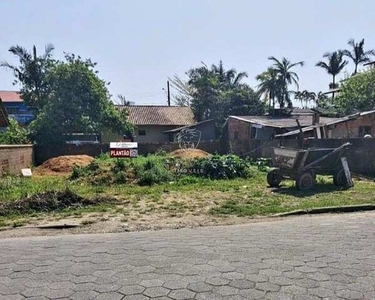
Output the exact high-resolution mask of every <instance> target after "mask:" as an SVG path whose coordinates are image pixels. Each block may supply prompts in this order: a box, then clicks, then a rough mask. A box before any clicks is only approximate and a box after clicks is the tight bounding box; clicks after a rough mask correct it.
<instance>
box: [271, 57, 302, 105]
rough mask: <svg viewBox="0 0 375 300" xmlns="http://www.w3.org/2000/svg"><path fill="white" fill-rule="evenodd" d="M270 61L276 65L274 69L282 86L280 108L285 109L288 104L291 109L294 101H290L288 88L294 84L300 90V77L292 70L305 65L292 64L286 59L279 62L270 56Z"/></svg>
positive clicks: (299, 63)
mask: <svg viewBox="0 0 375 300" xmlns="http://www.w3.org/2000/svg"><path fill="white" fill-rule="evenodd" d="M268 59H269V60H271V61H273V63H274V64H273V66H272V68H273V69H274V70H275V72H276V74H277V77H278V80H279V82H280V85H281V94H280V99H279V104H280V108H283V107H284V105H285V104H286V103H287V104H288V106H289V107H291V106H292V101H291V100H290V92H289V90H288V86H289V85H292V84H294V85H296V86H297V88H299V85H298V81H299V77H298V75H297V73H295V72H294V71H292V69H293V68H294V67H297V66H301V67H303V66H304V65H305V63H304V62H303V61H299V62H296V63H292V62H291V61H290V60H288V59H287V58H285V57H283V58H282V59H281V60H278V59H277V58H275V57H274V56H270V57H269V58H268Z"/></svg>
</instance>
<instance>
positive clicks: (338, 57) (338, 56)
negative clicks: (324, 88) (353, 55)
mask: <svg viewBox="0 0 375 300" xmlns="http://www.w3.org/2000/svg"><path fill="white" fill-rule="evenodd" d="M323 57H325V58H327V62H324V61H319V62H318V63H317V64H316V66H317V67H320V68H323V69H325V70H326V71H327V73H328V74H330V75H332V85H330V87H331V88H336V87H337V85H336V76H337V75H338V74H340V73H341V71H342V70H343V69H344V68H345V66H346V65H347V64H348V61H347V60H344V54H343V52H342V51H335V52H332V53H325V54H324V55H323Z"/></svg>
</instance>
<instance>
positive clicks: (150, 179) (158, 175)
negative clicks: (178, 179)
mask: <svg viewBox="0 0 375 300" xmlns="http://www.w3.org/2000/svg"><path fill="white" fill-rule="evenodd" d="M173 179H174V178H173V175H172V173H171V172H169V171H168V170H166V169H165V168H164V167H162V166H157V165H156V166H154V167H152V168H151V169H145V170H144V171H143V172H142V173H141V175H140V176H139V181H138V183H139V184H140V185H153V184H158V183H163V182H169V181H171V180H173Z"/></svg>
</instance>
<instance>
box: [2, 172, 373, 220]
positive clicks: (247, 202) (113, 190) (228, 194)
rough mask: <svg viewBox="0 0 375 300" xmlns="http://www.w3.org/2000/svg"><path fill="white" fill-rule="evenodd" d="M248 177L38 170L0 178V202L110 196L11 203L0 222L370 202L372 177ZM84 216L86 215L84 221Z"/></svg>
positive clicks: (241, 212)
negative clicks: (60, 203)
mask: <svg viewBox="0 0 375 300" xmlns="http://www.w3.org/2000/svg"><path fill="white" fill-rule="evenodd" d="M252 173H253V175H252V177H251V178H249V179H232V180H209V179H200V178H193V179H190V178H188V179H186V178H185V179H184V180H179V181H174V182H169V183H163V184H158V185H152V186H139V185H135V184H111V185H100V184H95V185H94V184H89V183H85V182H81V181H71V180H69V179H68V178H66V177H53V176H43V177H34V178H18V177H6V178H1V179H0V189H1V193H0V203H5V202H12V201H16V200H18V199H20V198H23V197H27V196H31V195H34V194H36V193H41V192H45V191H50V190H55V191H56V190H57V191H64V190H66V189H69V190H71V191H73V192H74V193H76V194H78V195H80V196H83V197H85V198H88V199H91V198H94V197H97V196H102V197H109V198H110V199H111V201H109V202H105V203H100V204H98V205H90V206H82V207H75V208H73V209H72V208H66V209H63V210H59V211H53V212H38V211H32V212H28V213H24V214H22V215H21V214H19V213H18V212H17V210H16V209H15V210H14V211H12V212H11V213H9V214H6V215H2V216H0V227H1V226H19V225H23V224H27V223H29V222H30V220H33V222H35V220H41V219H43V218H46V217H49V218H55V219H59V218H64V217H68V216H73V217H76V218H80V217H82V216H84V215H85V214H88V213H91V214H95V216H97V217H100V216H101V215H103V214H105V215H106V217H108V216H120V217H122V218H123V220H124V221H131V220H137V219H142V218H144V217H147V216H148V217H150V216H151V217H152V216H153V215H163V216H164V217H165V218H166V219H167V218H168V217H183V216H185V217H186V216H200V215H202V216H210V217H222V216H231V215H235V216H241V217H244V216H246V217H254V216H265V215H270V214H274V213H279V212H287V211H292V210H296V209H307V208H313V207H324V206H339V205H353V204H368V203H375V183H374V182H371V181H355V186H354V187H353V188H351V189H348V190H340V189H339V188H337V187H335V186H334V185H333V183H332V178H329V177H328V176H324V177H323V176H318V178H317V186H316V187H315V188H314V189H313V190H311V191H309V192H300V191H298V190H297V189H296V188H295V186H294V182H292V181H284V182H283V185H282V187H281V188H280V189H272V188H269V187H268V186H267V183H266V172H261V171H258V170H256V169H255V168H254V169H253V170H252ZM85 222H86V221H85Z"/></svg>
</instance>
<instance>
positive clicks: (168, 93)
mask: <svg viewBox="0 0 375 300" xmlns="http://www.w3.org/2000/svg"><path fill="white" fill-rule="evenodd" d="M167 97H168V106H171V91H170V89H169V80H167Z"/></svg>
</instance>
